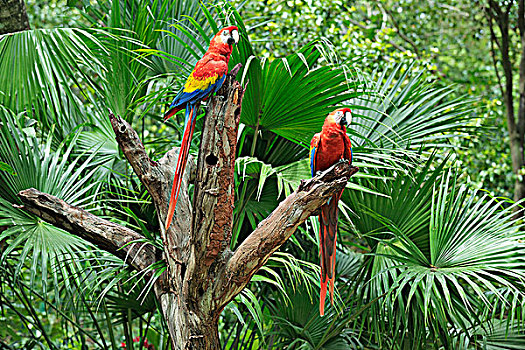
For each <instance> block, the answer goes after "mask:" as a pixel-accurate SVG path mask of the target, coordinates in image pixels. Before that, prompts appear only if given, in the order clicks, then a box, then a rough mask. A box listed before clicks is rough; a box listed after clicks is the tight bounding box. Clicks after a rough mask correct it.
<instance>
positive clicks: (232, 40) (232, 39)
mask: <svg viewBox="0 0 525 350" xmlns="http://www.w3.org/2000/svg"><path fill="white" fill-rule="evenodd" d="M233 44H235V39H234V38H232V37H229V38H228V45H233Z"/></svg>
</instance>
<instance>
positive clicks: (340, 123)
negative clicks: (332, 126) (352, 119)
mask: <svg viewBox="0 0 525 350" xmlns="http://www.w3.org/2000/svg"><path fill="white" fill-rule="evenodd" d="M346 122H347V121H346V115H343V117H342V118H341V120H340V121H339V125H341V126H346Z"/></svg>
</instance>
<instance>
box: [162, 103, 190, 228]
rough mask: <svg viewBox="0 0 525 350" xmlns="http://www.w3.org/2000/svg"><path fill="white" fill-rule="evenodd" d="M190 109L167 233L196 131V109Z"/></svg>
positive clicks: (167, 220)
mask: <svg viewBox="0 0 525 350" xmlns="http://www.w3.org/2000/svg"><path fill="white" fill-rule="evenodd" d="M188 108H191V110H190V113H189V116H188V118H187V119H186V128H185V129H184V135H183V137H182V145H181V147H180V151H179V158H178V160H177V167H176V168H175V177H174V179H173V186H172V188H171V196H170V205H169V208H168V216H167V217H166V231H167V230H168V228H169V227H170V225H171V221H172V220H173V214H174V213H175V208H176V206H177V199H178V198H179V192H180V186H181V183H182V175H183V174H184V169H186V163H187V160H188V154H189V151H190V144H191V137H192V136H193V131H194V130H195V122H196V119H197V118H195V117H194V114H195V109H196V107H195V106H191V107H190V106H188Z"/></svg>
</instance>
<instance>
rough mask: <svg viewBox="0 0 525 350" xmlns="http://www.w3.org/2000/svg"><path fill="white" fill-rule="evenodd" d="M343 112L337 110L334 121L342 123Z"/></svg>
mask: <svg viewBox="0 0 525 350" xmlns="http://www.w3.org/2000/svg"><path fill="white" fill-rule="evenodd" d="M343 115H344V114H343V112H341V111H337V112H335V114H334V121H335V122H336V123H337V124H341V118H343Z"/></svg>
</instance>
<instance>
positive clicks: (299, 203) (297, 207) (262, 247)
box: [215, 163, 359, 305]
mask: <svg viewBox="0 0 525 350" xmlns="http://www.w3.org/2000/svg"><path fill="white" fill-rule="evenodd" d="M358 171H359V168H357V167H354V166H351V165H349V164H348V163H339V164H336V165H334V166H332V167H331V168H330V169H328V170H327V171H325V172H323V173H322V174H320V175H318V176H316V177H314V178H313V179H310V180H306V181H303V182H302V183H301V185H300V186H299V188H298V189H297V190H296V191H295V192H294V193H292V194H291V195H289V196H288V197H287V198H286V199H285V200H284V201H282V202H281V203H280V204H279V206H278V207H277V208H276V209H275V210H274V211H273V212H272V213H271V214H270V216H268V217H267V218H266V219H264V220H263V221H261V222H260V223H259V225H258V226H257V228H256V229H255V231H253V232H252V233H251V234H250V235H249V236H248V237H247V238H246V239H245V240H244V241H243V242H242V243H241V245H240V246H239V247H238V248H237V249H236V250H235V252H234V254H233V256H232V257H231V258H230V259H229V261H228V262H227V264H226V268H225V271H224V275H223V276H222V277H221V279H220V282H219V283H217V287H216V291H215V293H216V294H217V295H218V296H219V298H220V299H221V300H222V302H223V303H224V305H226V303H228V302H229V301H230V300H231V299H232V298H233V297H234V296H235V295H236V294H237V293H239V292H240V291H241V290H242V289H243V288H244V287H245V286H246V284H247V283H248V282H249V281H250V279H251V277H252V276H253V274H255V272H257V270H258V269H259V268H260V267H261V266H263V265H264V264H265V263H266V261H267V260H268V258H269V257H270V256H271V255H272V254H273V252H275V251H276V250H277V249H278V248H279V247H280V246H281V245H282V244H283V243H284V242H286V240H287V239H288V238H289V237H290V236H291V235H292V234H293V233H294V232H295V231H296V229H297V227H298V226H299V225H301V224H302V223H303V222H304V221H305V220H306V219H307V218H308V217H309V216H311V215H312V214H313V213H314V212H315V211H316V210H317V209H318V208H319V207H321V206H322V205H323V204H325V203H326V201H327V200H328V198H330V196H332V195H333V194H334V193H336V192H338V191H340V190H342V189H343V188H344V187H345V186H346V183H347V182H348V179H349V178H350V177H351V176H353V175H354V174H355V173H357V172H358Z"/></svg>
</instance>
